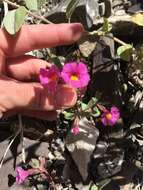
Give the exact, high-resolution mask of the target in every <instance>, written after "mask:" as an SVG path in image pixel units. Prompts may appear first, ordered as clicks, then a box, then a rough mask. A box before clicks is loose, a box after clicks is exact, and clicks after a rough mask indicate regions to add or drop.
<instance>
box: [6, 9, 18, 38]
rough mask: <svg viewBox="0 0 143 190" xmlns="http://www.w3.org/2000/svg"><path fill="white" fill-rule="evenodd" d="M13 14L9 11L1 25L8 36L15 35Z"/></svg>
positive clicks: (13, 11) (13, 12)
mask: <svg viewBox="0 0 143 190" xmlns="http://www.w3.org/2000/svg"><path fill="white" fill-rule="evenodd" d="M15 12H16V10H12V11H9V12H8V13H7V14H6V16H5V17H4V19H3V25H4V27H5V29H6V30H7V32H8V33H9V34H15Z"/></svg>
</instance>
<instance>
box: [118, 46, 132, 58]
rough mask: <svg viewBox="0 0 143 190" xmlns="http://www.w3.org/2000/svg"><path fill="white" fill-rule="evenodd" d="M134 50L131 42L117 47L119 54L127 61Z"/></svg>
mask: <svg viewBox="0 0 143 190" xmlns="http://www.w3.org/2000/svg"><path fill="white" fill-rule="evenodd" d="M132 52H133V46H132V45H131V44H126V45H124V46H120V47H119V48H118V49H117V55H119V56H120V58H121V59H123V60H125V61H130V59H131V55H132Z"/></svg>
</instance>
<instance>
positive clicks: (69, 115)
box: [62, 111, 74, 120]
mask: <svg viewBox="0 0 143 190" xmlns="http://www.w3.org/2000/svg"><path fill="white" fill-rule="evenodd" d="M62 113H63V114H64V118H65V119H67V120H73V119H74V113H72V112H67V111H63V112H62Z"/></svg>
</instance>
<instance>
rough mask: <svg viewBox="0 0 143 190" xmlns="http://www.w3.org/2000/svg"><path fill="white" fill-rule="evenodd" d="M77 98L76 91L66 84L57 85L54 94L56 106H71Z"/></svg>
mask: <svg viewBox="0 0 143 190" xmlns="http://www.w3.org/2000/svg"><path fill="white" fill-rule="evenodd" d="M76 100H77V95H76V91H75V90H74V89H72V88H70V87H68V86H62V85H61V86H59V87H58V89H57V94H56V107H58V108H68V107H72V106H73V105H74V104H75V103H76Z"/></svg>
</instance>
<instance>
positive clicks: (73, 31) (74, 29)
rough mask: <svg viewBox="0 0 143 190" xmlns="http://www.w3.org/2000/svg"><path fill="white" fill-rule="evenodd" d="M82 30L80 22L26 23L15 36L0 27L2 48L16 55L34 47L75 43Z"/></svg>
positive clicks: (0, 46)
mask: <svg viewBox="0 0 143 190" xmlns="http://www.w3.org/2000/svg"><path fill="white" fill-rule="evenodd" d="M82 31H83V26H82V25H81V24H80V23H75V24H48V25H44V24H40V25H24V26H22V28H21V30H20V31H19V32H18V33H17V34H16V35H15V36H11V35H9V34H8V33H7V32H6V31H5V30H4V29H0V39H1V43H0V49H1V50H2V51H3V52H4V53H5V55H6V56H8V57H15V56H19V55H22V54H24V53H26V52H29V51H32V50H34V49H41V48H47V47H54V46H58V45H64V44H65V45H66V44H71V43H74V42H75V41H77V40H78V39H79V38H80V36H81V35H82Z"/></svg>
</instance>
